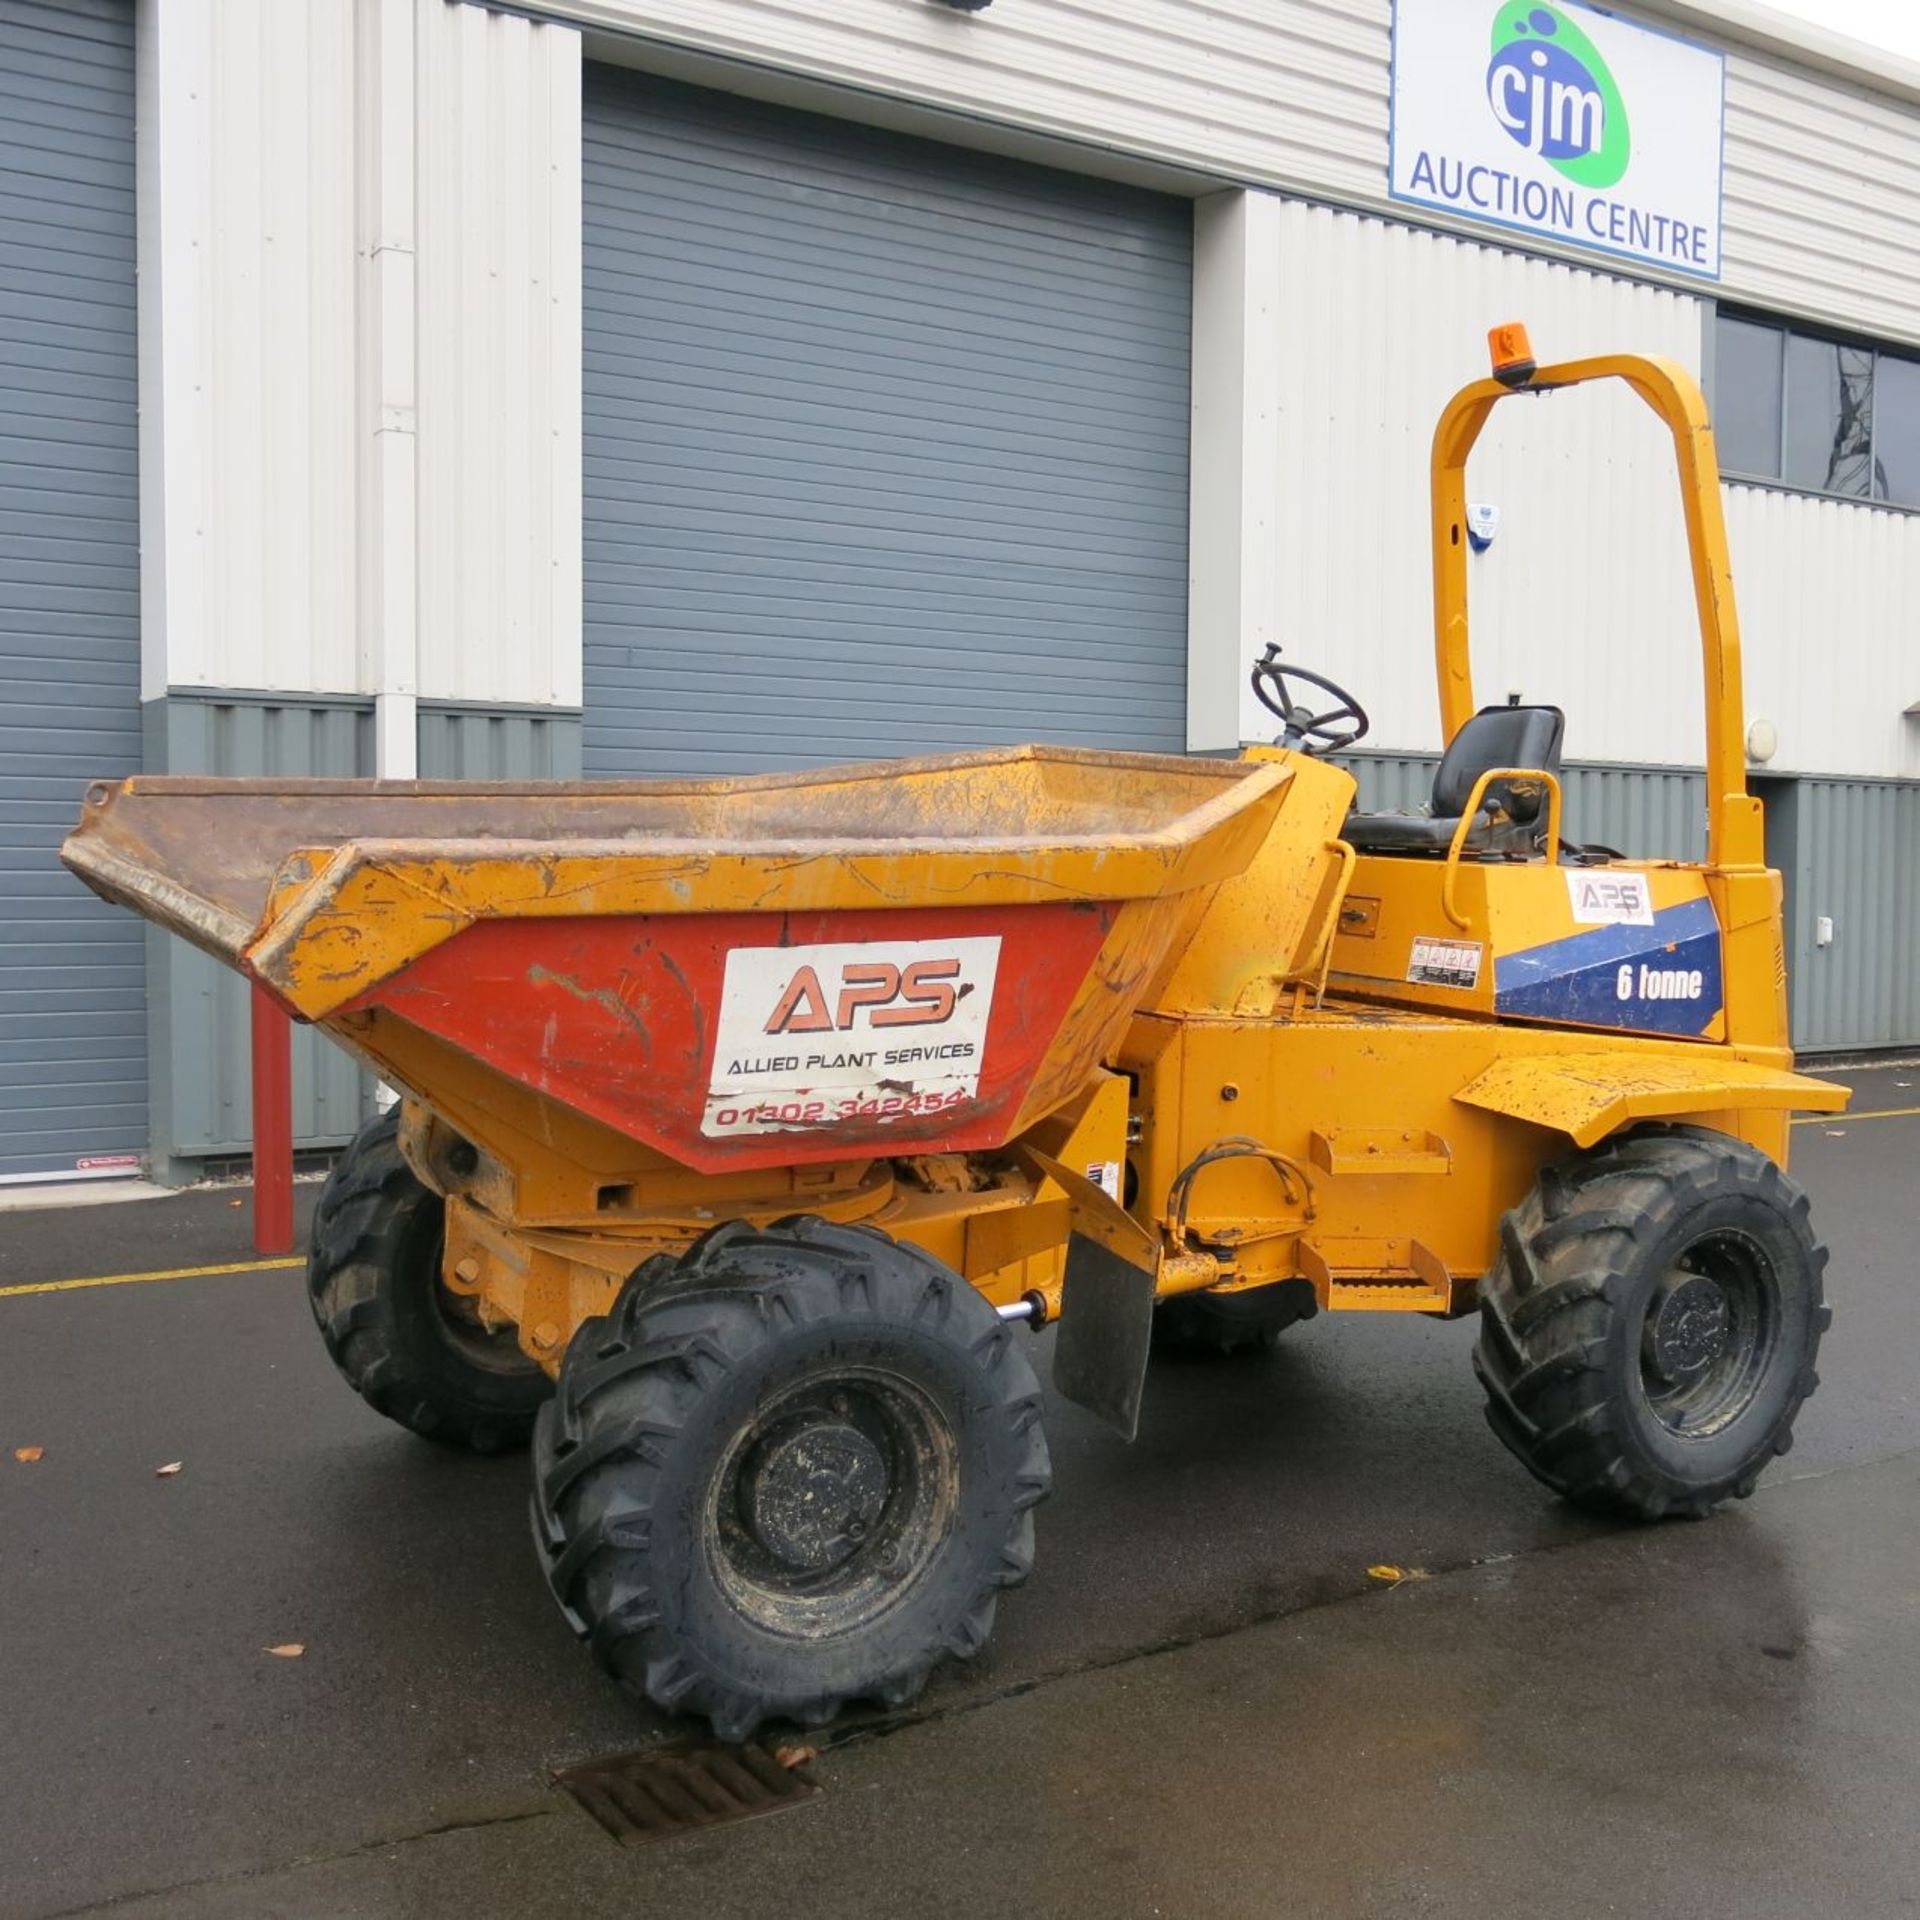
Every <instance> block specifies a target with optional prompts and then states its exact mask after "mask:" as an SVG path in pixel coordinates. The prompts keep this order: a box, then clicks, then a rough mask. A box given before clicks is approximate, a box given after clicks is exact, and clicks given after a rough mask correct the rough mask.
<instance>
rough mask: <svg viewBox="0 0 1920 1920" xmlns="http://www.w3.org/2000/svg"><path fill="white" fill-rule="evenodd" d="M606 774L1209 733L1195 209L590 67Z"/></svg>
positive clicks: (1165, 746)
mask: <svg viewBox="0 0 1920 1920" xmlns="http://www.w3.org/2000/svg"><path fill="white" fill-rule="evenodd" d="M585 216H586V230H585V304H586V334H585V434H586V443H585V456H586V457H585V479H586V660H585V677H586V721H585V761H586V770H587V772H588V773H589V774H593V775H626V774H646V773H666V772H680V773H709V772H710V773H729V772H737V771H743V770H747V769H752V768H758V767H772V766H793V765H803V764H808V763H819V762H822V761H831V760H840V759H847V758H853V757H860V756H865V755H878V754H896V753H919V752H933V751H942V750H947V749H952V748H958V747H965V746H976V745H989V744H995V743H1007V742H1014V741H1020V740H1026V739H1045V740H1056V741H1076V742H1082V743H1087V744H1093V745H1104V746H1115V747H1132V748H1153V749H1161V750H1166V751H1172V752H1178V751H1180V750H1181V749H1182V748H1183V747H1184V745H1185V726H1186V597H1187V445H1188V347H1189V333H1190V312H1191V283H1192V221H1191V209H1190V206H1189V205H1188V203H1186V202H1184V201H1180V200H1173V199H1168V198H1165V197H1162V196H1160V195H1156V194H1150V193H1145V192H1140V191H1137V190H1135V189H1132V188H1127V187H1121V186H1116V185H1112V184H1109V183H1107V182H1103V181H1096V180H1088V179H1083V178H1080V177H1078V176H1075V175H1070V174H1064V173H1058V172H1054V171H1051V170H1048V169H1043V168H1039V167H1034V166H1029V165H1026V164H1023V163H1019V162H1014V161H1009V160H1003V159H998V158H995V157H991V156H987V155H982V154H977V153H971V152H967V151H964V150H961V149H957V148H949V147H944V146H938V145H934V144H932V143H928V142H924V141H918V140H913V139H908V138H905V137H903V136H899V135H894V134H889V133H884V132H880V131H877V130H874V129H870V128H865V127H859V126H853V125H848V124H845V123H842V122H837V121H834V120H830V119H825V118H821V117H818V116H815V115H809V114H800V113H793V112H788V111H785V110H782V109H778V108H773V107H768V106H763V105H760V104H758V103H754V102H748V101H743V100H739V99H736V98H734V97H732V96H728V95H722V94H713V93H706V92H702V91H698V90H695V89H691V88H685V87H680V86H676V85H671V84H668V83H665V82H661V81H656V80H653V79H650V78H647V77H644V76H640V75H635V74H630V73H625V72H620V71H616V70H613V69H602V68H590V69H589V70H588V79H587V91H586V140H585Z"/></svg>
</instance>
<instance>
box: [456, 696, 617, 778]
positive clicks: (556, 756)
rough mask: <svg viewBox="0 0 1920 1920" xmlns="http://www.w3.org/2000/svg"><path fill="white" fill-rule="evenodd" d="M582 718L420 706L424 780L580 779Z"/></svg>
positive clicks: (527, 711) (537, 713)
mask: <svg viewBox="0 0 1920 1920" xmlns="http://www.w3.org/2000/svg"><path fill="white" fill-rule="evenodd" d="M579 777H580V716H579V715H578V714H573V713H552V712H545V713H543V712H540V711H538V710H537V709H531V708H530V709H528V710H526V711H524V712H520V713H501V712H498V711H488V710H486V709H482V708H473V707H422V708H421V710H420V778H421V779H422V780H577V779H579Z"/></svg>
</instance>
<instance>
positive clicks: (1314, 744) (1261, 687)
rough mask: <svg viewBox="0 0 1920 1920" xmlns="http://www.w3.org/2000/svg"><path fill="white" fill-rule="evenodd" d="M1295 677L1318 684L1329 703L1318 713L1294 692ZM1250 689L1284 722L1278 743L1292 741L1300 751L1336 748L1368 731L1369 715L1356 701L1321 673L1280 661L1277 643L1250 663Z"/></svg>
mask: <svg viewBox="0 0 1920 1920" xmlns="http://www.w3.org/2000/svg"><path fill="white" fill-rule="evenodd" d="M1296 682H1298V683H1299V684H1300V685H1301V686H1306V687H1313V688H1315V689H1317V690H1318V691H1319V692H1320V693H1323V694H1325V695H1327V696H1328V698H1329V699H1330V700H1331V701H1332V703H1333V704H1332V705H1331V706H1329V707H1328V708H1327V709H1326V711H1325V712H1323V713H1316V712H1315V711H1314V707H1313V705H1309V704H1308V703H1307V702H1306V701H1304V700H1302V699H1301V698H1300V696H1299V694H1298V693H1297V692H1295V690H1294V687H1295V683H1296ZM1253 693H1254V698H1255V699H1257V700H1258V701H1259V702H1260V704H1261V705H1262V706H1263V707H1265V708H1266V710H1267V711H1268V712H1269V713H1270V714H1272V715H1273V716H1274V718H1275V719H1277V720H1279V721H1281V722H1283V723H1284V731H1283V732H1282V733H1281V735H1280V737H1279V739H1278V740H1277V741H1275V742H1274V744H1275V745H1276V746H1281V747H1293V748H1295V749H1296V750H1298V751H1299V752H1301V753H1310V754H1322V753H1338V752H1339V751H1340V750H1341V749H1342V748H1343V747H1350V746H1352V745H1353V744H1354V742H1355V741H1357V740H1362V739H1364V738H1365V737H1366V733H1367V715H1366V710H1365V709H1364V708H1363V707H1362V706H1361V704H1360V702H1359V701H1358V700H1356V699H1355V698H1354V697H1353V695H1352V694H1350V693H1349V692H1348V691H1347V690H1346V688H1345V687H1342V686H1336V685H1335V684H1334V682H1333V681H1331V680H1329V679H1328V678H1327V677H1326V676H1325V675H1324V674H1320V673H1312V672H1309V671H1308V669H1307V668H1305V667H1293V666H1282V665H1281V663H1280V649H1279V647H1278V646H1277V645H1276V644H1275V643H1274V642H1272V641H1269V642H1268V643H1267V650H1266V652H1265V653H1263V654H1262V655H1261V656H1260V658H1259V659H1258V660H1256V661H1255V662H1254V663H1253ZM1314 704H1316V705H1317V704H1318V703H1317V702H1316V703H1314ZM1343 720H1344V721H1346V722H1347V723H1348V724H1347V725H1346V726H1344V727H1343V726H1342V725H1341V724H1340V723H1341V722H1342V721H1343Z"/></svg>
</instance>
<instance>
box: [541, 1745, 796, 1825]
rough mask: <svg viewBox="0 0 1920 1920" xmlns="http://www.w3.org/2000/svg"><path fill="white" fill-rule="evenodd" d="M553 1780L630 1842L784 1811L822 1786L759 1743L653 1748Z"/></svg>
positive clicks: (585, 1764) (569, 1770)
mask: <svg viewBox="0 0 1920 1920" xmlns="http://www.w3.org/2000/svg"><path fill="white" fill-rule="evenodd" d="M553 1778H554V1782H555V1784H556V1785H557V1786H559V1787H560V1788H562V1789H563V1790H564V1791H565V1792H567V1793H568V1794H570V1795H572V1797H573V1798H574V1800H575V1801H577V1802H578V1803H579V1805H580V1806H581V1807H582V1808H583V1809H584V1810H585V1811H586V1812H587V1813H589V1814H591V1815H592V1816H593V1818H594V1819H595V1820H596V1821H598V1822H599V1824H600V1825H601V1826H603V1827H604V1828H605V1829H606V1830H607V1832H609V1833H610V1834H612V1835H613V1837H614V1838H615V1839H616V1840H618V1841H619V1842H620V1844H621V1845H622V1846H623V1847H638V1846H644V1845H645V1844H646V1843H647V1842H648V1841H649V1840H671V1839H672V1838H673V1836H674V1835H675V1834H676V1833H692V1832H694V1831H696V1830H698V1829H700V1828H704V1827H719V1826H724V1825H725V1824H726V1823H727V1822H728V1821H729V1820H750V1819H752V1818H753V1816H754V1815H755V1814H759V1813H778V1812H779V1811H780V1810H781V1809H782V1808H783V1807H797V1806H799V1805H800V1804H801V1802H802V1801H805V1800H811V1799H813V1798H814V1797H815V1796H816V1795H817V1794H818V1793H819V1792H820V1791H821V1789H820V1788H819V1787H818V1786H817V1785H816V1784H815V1783H814V1782H813V1781H812V1780H810V1779H808V1778H807V1776H806V1773H805V1772H804V1771H803V1770H802V1769H801V1768H799V1767H787V1766H782V1765H781V1763H780V1762H779V1761H778V1760H776V1759H775V1758H774V1757H773V1755H772V1754H770V1753H769V1752H768V1751H767V1750H766V1749H765V1748H764V1747H756V1746H745V1747H679V1748H672V1747H668V1748H654V1749H653V1750H651V1751H650V1752H646V1753H626V1754H618V1755H615V1756H614V1757H613V1758H612V1759H610V1760H583V1761H582V1762H581V1763H580V1764H579V1765H578V1766H574V1767H563V1768H562V1769H561V1770H560V1771H559V1772H557V1773H556V1774H555V1775H554V1776H553Z"/></svg>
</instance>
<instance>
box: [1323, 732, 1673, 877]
mask: <svg viewBox="0 0 1920 1920" xmlns="http://www.w3.org/2000/svg"><path fill="white" fill-rule="evenodd" d="M1439 760H1440V757H1439V755H1438V754H1386V753H1367V752H1360V753H1348V754H1342V755H1341V756H1340V763H1341V765H1343V766H1345V767H1347V768H1349V769H1350V770H1351V771H1352V773H1353V776H1354V778H1355V779H1356V780H1358V781H1359V783H1360V794H1359V798H1358V800H1357V801H1356V802H1355V804H1356V805H1357V806H1359V807H1360V808H1361V810H1362V811H1363V812H1393V811H1402V812H1411V811H1412V810H1414V809H1416V808H1419V807H1424V806H1425V805H1426V803H1427V796H1428V794H1429V793H1430V792H1431V791H1432V787H1433V770H1434V768H1435V767H1436V766H1438V765H1439ZM1706 788H1707V783H1706V780H1705V779H1704V777H1703V776H1701V775H1700V774H1697V773H1692V772H1688V771H1687V770H1686V769H1684V768H1679V767H1589V766H1569V767H1568V768H1566V770H1565V771H1564V773H1563V774H1562V776H1561V793H1562V796H1563V798H1564V801H1565V806H1566V821H1565V833H1566V837H1567V838H1568V839H1569V840H1573V841H1578V842H1580V843H1582V844H1584V845H1594V846H1603V847H1612V848H1613V849H1614V851H1615V852H1616V853H1623V854H1625V855H1626V856H1627V858H1628V859H1630V860H1652V859H1658V858H1661V857H1665V858H1668V859H1680V860H1699V859H1702V858H1703V857H1704V856H1705V853H1706V842H1707V813H1706V809H1707V791H1706Z"/></svg>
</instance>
